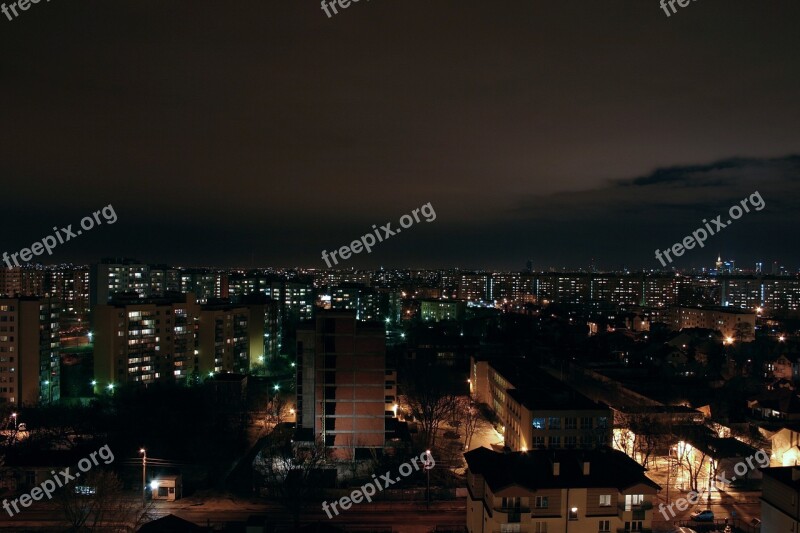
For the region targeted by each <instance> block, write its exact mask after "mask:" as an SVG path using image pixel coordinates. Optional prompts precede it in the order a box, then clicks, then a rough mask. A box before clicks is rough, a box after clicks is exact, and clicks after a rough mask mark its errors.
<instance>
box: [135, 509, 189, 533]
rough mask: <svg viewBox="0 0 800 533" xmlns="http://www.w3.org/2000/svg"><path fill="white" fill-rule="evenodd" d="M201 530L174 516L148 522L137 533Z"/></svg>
mask: <svg viewBox="0 0 800 533" xmlns="http://www.w3.org/2000/svg"><path fill="white" fill-rule="evenodd" d="M196 531H203V528H202V527H200V526H198V525H197V524H195V523H193V522H189V521H188V520H184V519H183V518H180V517H178V516H175V515H174V514H168V515H167V516H164V517H162V518H159V519H158V520H153V521H152V522H148V523H146V524H145V525H143V526H142V527H140V528H139V533H184V532H185V533H194V532H196Z"/></svg>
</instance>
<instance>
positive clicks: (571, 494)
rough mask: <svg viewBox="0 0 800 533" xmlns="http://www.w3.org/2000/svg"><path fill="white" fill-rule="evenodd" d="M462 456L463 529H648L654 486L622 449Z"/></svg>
mask: <svg viewBox="0 0 800 533" xmlns="http://www.w3.org/2000/svg"><path fill="white" fill-rule="evenodd" d="M464 458H465V459H466V461H467V531H468V532H469V533H488V532H526V533H528V532H530V533H567V532H568V533H608V532H612V531H613V532H621V531H651V527H652V520H653V512H654V511H653V502H654V501H655V497H656V494H657V492H658V491H659V490H660V488H661V487H659V485H658V484H656V483H655V482H653V481H652V480H650V479H649V478H648V477H647V476H646V475H645V473H644V472H645V469H644V468H643V467H642V466H641V465H639V463H637V462H636V461H634V460H633V459H631V458H629V457H628V456H627V455H625V454H624V453H622V452H618V451H615V450H612V449H610V448H607V447H603V448H598V449H594V450H533V451H528V452H510V453H503V452H495V451H492V450H489V449H487V448H483V447H481V448H478V449H476V450H472V451H469V452H467V453H465V454H464ZM768 531H772V530H768ZM776 531H777V530H776Z"/></svg>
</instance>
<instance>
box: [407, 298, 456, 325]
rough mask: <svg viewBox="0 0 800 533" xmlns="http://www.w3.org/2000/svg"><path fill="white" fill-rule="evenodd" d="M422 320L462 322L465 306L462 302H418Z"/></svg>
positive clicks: (429, 300) (433, 300)
mask: <svg viewBox="0 0 800 533" xmlns="http://www.w3.org/2000/svg"><path fill="white" fill-rule="evenodd" d="M419 306H420V316H421V317H422V320H428V321H431V322H441V321H442V320H457V321H460V320H463V319H464V312H465V311H466V308H467V305H466V302H465V301H463V300H449V299H448V300H435V299H424V300H420V304H419Z"/></svg>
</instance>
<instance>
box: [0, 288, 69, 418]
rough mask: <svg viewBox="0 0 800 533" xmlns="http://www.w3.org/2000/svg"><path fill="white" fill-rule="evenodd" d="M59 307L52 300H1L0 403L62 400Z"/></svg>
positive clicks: (46, 402)
mask: <svg viewBox="0 0 800 533" xmlns="http://www.w3.org/2000/svg"><path fill="white" fill-rule="evenodd" d="M58 323H59V306H58V303H57V302H54V301H53V300H52V299H51V298H35V297H23V298H0V403H11V404H16V405H21V406H24V405H38V404H48V403H52V402H56V401H58V400H59V399H60V397H61V370H60V363H61V361H60V353H59V352H60V345H59V325H58Z"/></svg>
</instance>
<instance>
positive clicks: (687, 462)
mask: <svg viewBox="0 0 800 533" xmlns="http://www.w3.org/2000/svg"><path fill="white" fill-rule="evenodd" d="M707 457H708V456H707V455H706V453H705V452H703V451H701V450H698V449H696V448H692V447H691V446H688V445H684V446H678V452H677V456H676V459H677V462H678V465H680V466H681V467H682V468H683V469H684V470H686V474H687V475H688V476H689V484H690V486H691V487H690V488H691V490H693V491H695V492H699V491H698V490H697V487H698V480H699V479H700V473H701V472H702V471H703V465H704V464H705V462H706V458H707Z"/></svg>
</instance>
